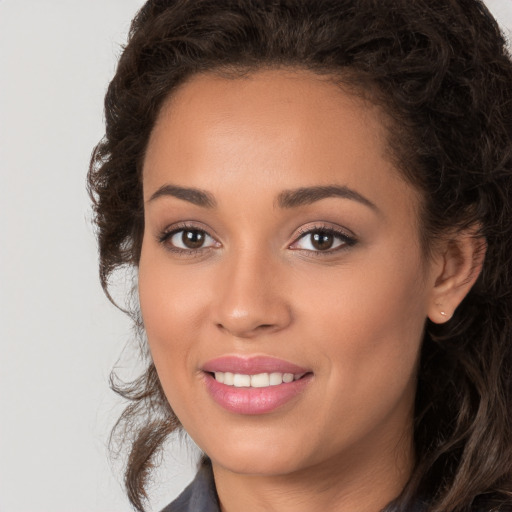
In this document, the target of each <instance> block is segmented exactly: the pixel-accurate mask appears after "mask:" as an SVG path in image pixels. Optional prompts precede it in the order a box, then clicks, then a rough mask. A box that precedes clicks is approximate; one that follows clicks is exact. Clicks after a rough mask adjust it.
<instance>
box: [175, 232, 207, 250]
mask: <svg viewBox="0 0 512 512" xmlns="http://www.w3.org/2000/svg"><path fill="white" fill-rule="evenodd" d="M181 240H182V242H183V245H185V247H188V248H189V249H199V247H201V246H202V245H203V242H204V233H203V232H202V231H196V230H194V231H183V235H182V236H181Z"/></svg>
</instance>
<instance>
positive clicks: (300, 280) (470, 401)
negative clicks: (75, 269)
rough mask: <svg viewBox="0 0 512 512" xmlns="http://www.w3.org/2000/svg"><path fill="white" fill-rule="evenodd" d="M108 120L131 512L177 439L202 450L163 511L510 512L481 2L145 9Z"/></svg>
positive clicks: (496, 115)
mask: <svg viewBox="0 0 512 512" xmlns="http://www.w3.org/2000/svg"><path fill="white" fill-rule="evenodd" d="M105 105H106V125H107V126H106V137H105V138H104V140H103V141H102V142H101V143H100V144H99V145H98V146H97V148H96V150H95V153H94V155H93V159H92V163H91V170H90V174H89V186H90V190H91V194H92V197H93V199H94V202H95V209H96V210H95V211H96V220H97V225H98V237H99V245H100V269H101V281H102V284H103V287H104V289H105V290H106V291H107V293H108V290H107V288H108V280H109V276H110V275H111V274H112V272H113V271H114V270H115V269H116V268H118V267H120V266H122V265H130V266H133V267H134V268H135V269H137V273H138V298H139V301H140V311H139V308H138V307H137V308H135V311H134V312H133V313H132V314H133V317H134V319H135V320H136V322H137V323H138V325H139V327H140V328H141V332H144V333H145V335H147V344H148V347H149V350H150V355H149V354H148V355H147V361H148V363H147V370H146V372H145V373H144V375H143V376H141V378H140V379H139V380H137V381H136V382H134V383H131V384H127V385H125V386H124V387H122V386H118V387H117V390H118V391H119V392H120V393H121V394H123V396H125V397H127V398H129V399H130V400H131V401H132V403H131V405H130V406H129V407H128V409H127V410H126V411H125V413H124V415H123V417H122V418H121V420H120V425H124V429H125V430H123V432H126V431H127V430H126V428H131V429H132V431H133V432H134V436H133V439H131V452H130V457H129V460H128V465H127V470H126V484H127V489H128V493H129V497H130V499H131V501H132V503H133V505H134V506H135V507H136V508H137V509H138V510H143V500H144V498H145V497H146V494H145V484H146V480H147V477H148V472H149V469H150V468H151V463H152V461H153V460H154V456H155V454H156V453H157V452H158V449H159V448H160V447H161V446H162V443H163V442H164V440H165V439H166V438H167V436H168V435H169V434H170V433H171V432H173V431H175V430H177V429H181V428H183V429H184V430H185V431H186V432H187V433H188V434H190V436H191V437H192V438H193V439H194V441H195V442H196V443H197V444H198V445H199V447H200V448H201V449H202V450H203V452H204V454H205V455H204V458H203V460H202V465H201V469H200V471H199V473H198V476H197V478H196V480H195V481H194V482H193V483H192V484H191V486H189V488H187V490H186V491H185V492H184V493H183V494H182V496H180V497H179V498H178V500H176V501H175V502H174V503H173V504H171V505H170V506H169V507H168V508H166V509H165V510H166V511H172V510H190V511H191V510H222V511H232V510H237V511H239V510H244V511H259V510H276V511H287V510H292V509H293V510H300V511H312V510H330V511H331V510H332V511H338V510H340V511H341V510H344V511H346V510H350V511H380V510H386V511H388V512H389V511H416V510H422V511H432V512H434V511H437V512H440V511H443V512H455V511H457V512H462V511H470V510H471V511H491V510H511V505H512V499H511V496H512V449H511V448H512V435H511V434H512V431H511V422H510V412H509V411H510V410H511V407H512V397H511V388H512V380H511V379H512V377H511V368H512V366H511V365H512V343H511V342H512V336H511V333H512V330H511V329H512V299H511V291H512V283H511V280H512V262H511V260H510V254H511V253H512V223H511V222H510V219H511V218H512V216H511V208H512V144H511V135H512V65H511V61H510V58H509V55H508V54H507V52H506V49H505V46H504V41H503V38H502V36H501V34H500V32H499V29H498V27H497V25H496V22H495V21H494V19H493V18H492V17H491V15H490V14H489V12H488V11H487V9H486V8H485V7H484V5H483V4H482V3H480V2H479V1H476V0H451V1H449V2H446V1H445V0H443V1H441V0H436V1H432V0H429V1H428V2H427V1H426V0H425V1H422V0H418V1H415V2H410V0H394V1H393V2H381V1H373V0H366V1H361V2H354V1H344V0H316V1H315V2H309V1H304V0H273V1H270V0H269V1H266V0H253V1H249V0H244V1H234V0H193V1H192V0H174V1H171V0H167V1H164V0H160V1H157V0H153V1H149V2H147V3H146V4H145V5H144V7H143V8H142V9H141V11H140V12H139V14H138V15H137V17H136V18H135V20H134V21H133V24H132V28H131V32H130V37H129V42H128V45H127V46H126V48H125V50H124V52H123V55H122V56H121V59H120V62H119V66H118V69H117V72H116V75H115V77H114V79H113V81H112V83H111V84H110V87H109V90H108V93H107V97H106V102H105ZM139 312H140V315H139Z"/></svg>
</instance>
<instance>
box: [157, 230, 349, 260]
mask: <svg viewBox="0 0 512 512" xmlns="http://www.w3.org/2000/svg"><path fill="white" fill-rule="evenodd" d="M186 231H194V232H197V233H202V234H203V235H204V236H206V237H209V238H211V239H212V240H215V239H214V238H213V237H212V236H211V235H210V234H209V233H208V232H207V231H206V230H204V229H201V228H200V227H198V226H196V225H193V224H186V223H184V224H180V225H178V226H174V227H173V229H171V230H170V231H167V230H165V231H164V232H162V233H161V234H160V235H159V236H158V242H159V243H160V244H162V245H163V246H164V247H165V248H166V250H168V251H170V252H172V253H174V254H176V255H178V256H185V257H194V256H200V255H202V254H203V253H204V252H205V251H208V250H210V249H212V248H215V247H212V246H208V247H198V248H197V249H183V248H182V247H176V246H174V245H171V244H169V243H168V241H169V240H170V239H172V237H173V236H174V235H176V234H178V233H181V232H186ZM313 233H321V234H324V235H331V236H333V237H335V238H337V239H338V240H341V242H342V243H341V244H340V245H339V246H337V247H335V248H334V249H327V250H325V251H322V250H316V251H315V250H311V249H300V248H296V249H293V248H292V246H293V245H295V244H297V243H298V242H299V241H300V240H302V239H304V238H306V236H308V235H312V234H313ZM216 243H218V242H216ZM356 243H357V239H356V238H355V237H353V236H351V235H348V234H347V233H346V232H344V231H342V230H340V229H336V228H333V227H328V226H313V227H308V228H301V229H299V233H298V236H297V237H296V238H295V240H294V241H293V242H292V243H291V244H290V245H289V247H290V248H292V250H295V251H303V252H307V253H308V255H310V256H314V257H322V256H328V255H332V254H334V253H337V252H338V251H342V250H346V249H347V248H348V247H352V246H354V245H355V244H356Z"/></svg>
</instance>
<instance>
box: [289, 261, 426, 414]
mask: <svg viewBox="0 0 512 512" xmlns="http://www.w3.org/2000/svg"><path fill="white" fill-rule="evenodd" d="M385 256H386V255H385V254H384V253H381V257H380V258H379V259H377V260H376V261H374V262H373V264H371V263H370V262H369V261H368V262H367V263H368V264H366V265H361V266H360V265H358V266H357V268H355V267H354V268H344V269H340V271H339V272H338V273H337V274H338V275H337V276H336V277H335V278H334V277H333V276H332V275H331V276H329V278H325V279H324V278H322V279H320V280H319V279H318V277H319V276H318V275H317V276H316V277H317V279H316V281H315V282H313V280H312V281H311V282H310V283H308V284H309V285H310V286H313V285H314V286H315V288H311V289H312V290H314V292H313V293H308V294H304V295H303V296H302V298H300V292H299V291H297V292H296V297H298V299H297V300H299V301H300V302H301V303H302V304H303V305H304V308H303V311H302V316H303V317H304V318H306V319H307V321H306V322H305V323H304V326H303V327H304V329H303V332H308V337H309V338H311V339H313V340H315V342H316V344H317V345H316V351H318V352H317V355H318V357H319V358H321V361H319V367H320V368H321V369H322V368H323V369H325V371H326V372H327V373H328V375H327V378H328V381H329V383H330V384H329V386H330V388H331V391H332V393H333V395H335V394H336V393H340V390H347V389H350V393H351V396H352V397H354V402H356V401H358V402H359V403H365V404H370V403H378V402H381V403H382V406H384V403H385V400H386V398H387V399H389V401H393V400H396V399H397V398H398V397H400V396H401V395H402V394H403V393H404V392H405V391H407V390H409V391H411V389H412V388H411V387H412V386H413V383H414V375H415V370H416V363H417V359H418V355H419V349H420V345H421V341H422V338H423V330H424V323H425V318H426V298H425V297H426V294H425V290H424V289H423V288H422V285H421V269H419V268H418V266H416V265H414V264H412V265H411V264H410V263H408V261H409V262H410V261H413V262H414V261H418V257H417V255H416V257H413V256H414V255H412V254H411V255H410V257H409V258H408V257H404V258H401V259H397V258H396V257H390V258H388V259H387V260H386V258H385ZM298 316H301V315H298ZM321 371H322V370H321ZM345 399H347V398H345ZM348 399H349V400H350V398H348ZM387 405H389V403H388V404H387ZM354 406H356V404H354ZM376 407H377V409H378V408H379V407H380V406H378V405H377V406H376Z"/></svg>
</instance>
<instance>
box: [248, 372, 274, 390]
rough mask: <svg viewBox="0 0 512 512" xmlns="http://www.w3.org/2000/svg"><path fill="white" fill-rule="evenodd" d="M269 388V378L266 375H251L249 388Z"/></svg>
mask: <svg viewBox="0 0 512 512" xmlns="http://www.w3.org/2000/svg"><path fill="white" fill-rule="evenodd" d="M267 386H270V377H269V376H268V373H258V375H251V388H266V387H267Z"/></svg>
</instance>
